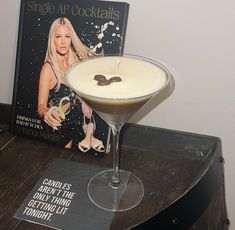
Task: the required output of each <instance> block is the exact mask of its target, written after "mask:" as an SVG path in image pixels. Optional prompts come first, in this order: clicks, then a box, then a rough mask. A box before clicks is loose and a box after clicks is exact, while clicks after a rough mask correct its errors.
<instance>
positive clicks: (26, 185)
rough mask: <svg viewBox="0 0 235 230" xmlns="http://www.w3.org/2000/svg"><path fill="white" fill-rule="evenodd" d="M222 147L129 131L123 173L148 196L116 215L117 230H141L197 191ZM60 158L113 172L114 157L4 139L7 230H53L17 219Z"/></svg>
mask: <svg viewBox="0 0 235 230" xmlns="http://www.w3.org/2000/svg"><path fill="white" fill-rule="evenodd" d="M217 142H218V139H217V138H213V137H207V136H200V135H191V134H187V133H181V132H173V131H168V130H162V129H152V128H147V127H144V126H135V127H134V128H133V127H127V128H125V129H124V131H123V136H122V145H121V152H122V154H121V168H122V169H126V170H129V171H131V172H133V173H134V174H135V175H137V176H138V177H139V178H140V179H141V180H142V181H143V184H144V188H145V196H144V198H143V200H142V202H141V203H140V204H139V205H138V206H137V207H135V208H133V209H131V210H129V211H125V212H119V213H116V214H115V215H114V218H113V222H112V225H111V229H112V230H121V229H130V228H133V227H135V226H138V225H139V224H141V223H144V222H145V221H146V220H148V219H149V218H151V217H153V216H157V215H158V213H160V212H161V211H162V210H164V209H166V208H167V207H168V206H169V205H170V204H172V203H174V202H175V201H176V200H177V199H179V197H181V196H183V195H184V194H185V193H186V192H187V191H189V190H190V189H191V188H193V186H194V185H195V184H196V183H197V182H198V181H199V180H200V179H201V177H202V175H203V174H204V172H205V171H206V170H207V169H208V167H209V165H210V164H211V162H212V161H213V157H214V153H213V152H212V149H213V148H214V147H215V145H216V143H217ZM56 158H63V159H67V160H70V161H79V162H83V163H89V164H98V165H102V166H106V167H107V166H108V167H111V166H112V155H111V154H110V155H106V156H104V157H97V156H94V155H89V154H84V153H79V152H73V151H70V150H66V149H63V148H61V147H57V146H54V145H50V144H46V143H42V142H39V141H35V140H31V139H26V138H24V137H19V136H12V135H11V134H9V133H2V134H1V135H0V229H1V230H2V229H3V230H4V229H6V230H13V229H14V230H16V229H17V230H21V229H22V230H23V229H24V230H40V229H49V228H47V227H44V226H40V225H37V224H32V223H28V222H25V221H22V220H19V219H15V218H14V217H13V215H14V213H15V212H16V210H17V209H18V207H19V206H20V204H21V203H22V201H23V200H24V198H25V197H26V196H27V194H28V193H29V192H30V191H31V189H32V188H33V186H34V185H35V184H36V182H37V180H38V179H39V178H40V177H41V175H42V174H43V172H44V171H45V169H47V168H48V167H49V166H50V164H51V163H52V162H53V160H54V159H56ZM224 208H225V207H224ZM204 219H206V218H205V217H204ZM193 229H198V230H199V228H196V227H195V228H193Z"/></svg>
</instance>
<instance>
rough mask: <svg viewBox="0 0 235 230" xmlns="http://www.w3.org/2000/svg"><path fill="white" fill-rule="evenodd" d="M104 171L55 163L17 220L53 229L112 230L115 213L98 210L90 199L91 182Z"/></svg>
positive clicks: (70, 162)
mask: <svg viewBox="0 0 235 230" xmlns="http://www.w3.org/2000/svg"><path fill="white" fill-rule="evenodd" d="M102 170H103V168H101V167H99V166H94V165H88V164H83V163H80V162H74V161H68V160H64V159H56V160H55V161H54V162H53V163H52V165H51V166H50V167H49V168H48V169H47V170H46V171H45V173H44V174H43V176H42V177H41V178H40V179H39V181H38V182H37V184H36V185H35V186H34V188H33V189H32V191H31V192H30V193H29V194H28V196H27V197H26V199H25V200H24V201H23V203H22V204H21V206H20V207H19V209H18V210H17V212H16V213H15V215H14V217H15V218H18V219H23V220H26V221H29V222H33V223H36V224H41V225H45V226H48V227H51V228H54V229H64V230H80V229H81V230H88V229H89V230H90V229H92V230H100V229H102V230H105V229H109V228H110V225H111V223H112V219H113V216H114V212H109V211H105V210H103V209H100V208H98V207H96V206H95V205H94V204H93V203H92V202H91V201H90V199H89V197H88V195H87V184H88V182H89V180H90V178H91V177H92V176H94V175H95V174H96V173H98V172H100V171H102ZM104 196H105V195H104Z"/></svg>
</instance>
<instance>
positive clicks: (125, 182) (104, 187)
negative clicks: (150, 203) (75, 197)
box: [87, 169, 144, 212]
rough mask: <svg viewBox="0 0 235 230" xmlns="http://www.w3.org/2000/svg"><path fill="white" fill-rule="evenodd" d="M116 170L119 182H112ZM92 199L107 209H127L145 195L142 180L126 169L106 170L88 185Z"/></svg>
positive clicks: (116, 210)
mask: <svg viewBox="0 0 235 230" xmlns="http://www.w3.org/2000/svg"><path fill="white" fill-rule="evenodd" d="M115 172H117V173H118V176H119V182H117V181H115V182H112V178H113V176H114V175H116V174H114V173H115ZM87 192H88V196H89V198H90V200H91V201H92V202H93V203H94V204H95V205H96V206H98V207H99V208H102V209H104V210H107V211H113V212H118V211H126V210H129V209H132V208H134V207H135V206H137V205H138V204H139V203H140V201H141V200H142V198H143V196H144V186H143V183H142V181H141V180H140V179H139V178H138V177H136V176H135V175H133V174H132V173H131V172H128V171H125V170H117V171H115V170H113V169H109V170H105V171H102V172H100V173H98V174H96V175H95V176H94V177H92V178H91V179H90V181H89V183H88V186H87Z"/></svg>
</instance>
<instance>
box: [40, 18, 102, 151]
mask: <svg viewBox="0 0 235 230" xmlns="http://www.w3.org/2000/svg"><path fill="white" fill-rule="evenodd" d="M93 55H94V54H92V52H91V50H90V49H89V48H88V47H86V46H85V45H84V44H83V43H82V42H81V40H80V39H79V37H78V36H77V34H76V32H75V30H74V28H73V26H72V24H71V22H70V21H69V20H68V19H67V18H64V17H63V18H57V19H56V20H55V21H54V22H53V23H52V25H51V28H50V31H49V37H48V47H47V51H46V57H45V61H44V64H43V66H42V69H41V73H40V80H39V93H38V114H39V116H40V117H41V118H42V119H43V120H44V121H45V123H46V124H47V125H49V126H50V127H51V129H52V132H53V134H54V135H56V136H57V137H58V138H59V141H58V142H59V143H60V144H61V145H63V146H64V147H66V148H73V149H76V148H77V147H78V148H79V149H80V150H81V151H82V152H87V151H88V150H90V149H91V148H93V149H94V150H96V151H99V152H104V151H105V148H104V145H103V143H102V141H100V140H98V139H97V138H95V137H94V136H93V133H94V130H95V128H96V127H95V126H96V125H95V122H94V118H93V116H92V110H91V109H90V107H88V106H87V105H86V104H85V103H84V102H83V101H81V100H80V99H79V98H78V96H77V95H76V94H75V92H74V91H73V90H72V89H71V88H70V87H69V86H68V85H67V83H66V79H65V72H66V71H67V69H68V68H69V67H70V66H71V65H73V64H76V63H78V62H79V61H80V60H83V59H86V58H88V57H89V56H93Z"/></svg>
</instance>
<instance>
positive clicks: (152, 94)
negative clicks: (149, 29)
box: [66, 53, 172, 101]
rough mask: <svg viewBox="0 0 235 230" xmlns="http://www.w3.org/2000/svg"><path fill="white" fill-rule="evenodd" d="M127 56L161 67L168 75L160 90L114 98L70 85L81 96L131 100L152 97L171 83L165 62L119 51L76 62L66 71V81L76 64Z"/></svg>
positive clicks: (170, 76) (170, 75)
mask: <svg viewBox="0 0 235 230" xmlns="http://www.w3.org/2000/svg"><path fill="white" fill-rule="evenodd" d="M118 56H119V57H126V58H132V59H136V60H142V61H145V62H147V63H151V64H153V65H156V66H158V67H159V68H161V69H162V70H163V71H164V73H165V75H166V81H165V82H164V84H163V86H162V87H160V88H159V89H158V90H156V91H154V92H152V93H149V94H146V95H142V96H135V97H125V98H124V97H123V98H122V97H119V98H113V97H100V96H94V95H89V94H87V93H83V92H79V91H78V90H76V89H75V88H74V87H73V86H72V85H70V84H69V83H68V85H69V86H70V87H71V88H72V89H73V90H74V91H76V92H78V94H79V95H81V96H84V97H88V98H96V99H100V100H106V101H127V100H128V101H130V100H138V99H141V98H148V97H151V96H154V95H156V94H158V93H159V92H160V91H162V90H163V89H164V88H165V87H166V86H167V85H168V84H169V83H170V80H171V79H172V74H171V72H170V71H169V70H168V68H167V67H166V66H165V65H164V64H163V63H161V62H160V61H159V60H158V59H153V58H149V57H146V56H142V55H136V54H129V53H123V54H120V53H117V54H103V55H100V56H94V57H90V58H87V59H85V60H82V61H81V62H79V63H76V64H74V65H72V66H71V67H70V68H69V69H68V71H66V81H67V82H68V74H69V72H70V70H72V69H73V68H74V67H75V66H78V65H81V64H82V63H83V62H87V61H88V62H89V61H91V60H93V58H94V59H97V58H105V57H118Z"/></svg>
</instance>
